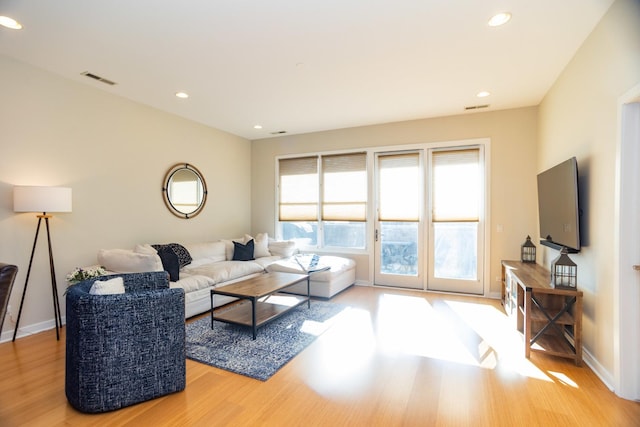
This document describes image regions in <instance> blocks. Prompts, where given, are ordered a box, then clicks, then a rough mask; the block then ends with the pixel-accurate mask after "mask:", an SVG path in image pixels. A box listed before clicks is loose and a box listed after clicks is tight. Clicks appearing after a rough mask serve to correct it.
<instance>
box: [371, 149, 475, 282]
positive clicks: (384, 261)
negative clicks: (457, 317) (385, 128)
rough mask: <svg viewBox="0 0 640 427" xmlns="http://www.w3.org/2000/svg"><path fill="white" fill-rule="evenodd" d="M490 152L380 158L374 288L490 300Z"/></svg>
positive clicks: (435, 152)
mask: <svg viewBox="0 0 640 427" xmlns="http://www.w3.org/2000/svg"><path fill="white" fill-rule="evenodd" d="M482 159H483V148H482V147H481V146H474V147H459V148H457V147H455V148H451V147H449V148H443V149H428V150H427V149H425V150H415V151H402V152H390V153H378V154H377V155H376V157H375V174H376V206H377V210H376V213H377V215H376V222H375V235H374V240H375V245H374V247H375V251H374V252H375V261H374V265H375V274H374V283H375V284H376V285H384V286H398V287H405V288H414V289H425V290H437V291H449V292H461V293H471V294H482V293H483V292H484V286H483V264H484V261H483V260H484V255H483V248H484V222H483V218H484V182H485V179H484V166H483V161H482Z"/></svg>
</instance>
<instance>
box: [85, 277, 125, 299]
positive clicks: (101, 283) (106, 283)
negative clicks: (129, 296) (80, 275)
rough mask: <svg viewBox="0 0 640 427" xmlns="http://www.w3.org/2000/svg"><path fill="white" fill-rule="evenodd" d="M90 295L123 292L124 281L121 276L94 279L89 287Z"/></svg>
mask: <svg viewBox="0 0 640 427" xmlns="http://www.w3.org/2000/svg"><path fill="white" fill-rule="evenodd" d="M89 293H90V294H91V295H115V294H124V281H123V280H122V277H114V278H113V279H109V280H96V281H95V282H93V285H91V289H89Z"/></svg>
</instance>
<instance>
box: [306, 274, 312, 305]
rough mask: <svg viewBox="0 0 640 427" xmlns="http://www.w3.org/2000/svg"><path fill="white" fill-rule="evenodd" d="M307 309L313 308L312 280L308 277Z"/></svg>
mask: <svg viewBox="0 0 640 427" xmlns="http://www.w3.org/2000/svg"><path fill="white" fill-rule="evenodd" d="M307 308H311V278H310V276H307Z"/></svg>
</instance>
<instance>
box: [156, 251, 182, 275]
mask: <svg viewBox="0 0 640 427" xmlns="http://www.w3.org/2000/svg"><path fill="white" fill-rule="evenodd" d="M158 256H159V257H160V261H162V268H163V269H164V271H166V272H167V273H169V280H171V281H172V282H177V281H178V280H180V262H179V261H178V255H176V253H175V252H174V251H173V249H171V248H170V247H169V246H164V247H161V248H160V249H158Z"/></svg>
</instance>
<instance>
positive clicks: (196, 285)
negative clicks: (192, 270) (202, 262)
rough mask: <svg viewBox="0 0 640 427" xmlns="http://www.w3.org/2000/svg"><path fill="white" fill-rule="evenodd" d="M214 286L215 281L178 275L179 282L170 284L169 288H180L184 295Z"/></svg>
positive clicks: (191, 275) (194, 276) (192, 275)
mask: <svg viewBox="0 0 640 427" xmlns="http://www.w3.org/2000/svg"><path fill="white" fill-rule="evenodd" d="M213 285H215V281H214V280H213V279H212V278H210V277H207V276H201V275H197V274H189V273H184V272H181V273H180V280H178V281H176V282H171V284H170V287H171V288H181V289H183V290H184V292H185V293H189V292H195V291H198V290H200V289H205V288H208V287H210V286H213Z"/></svg>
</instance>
